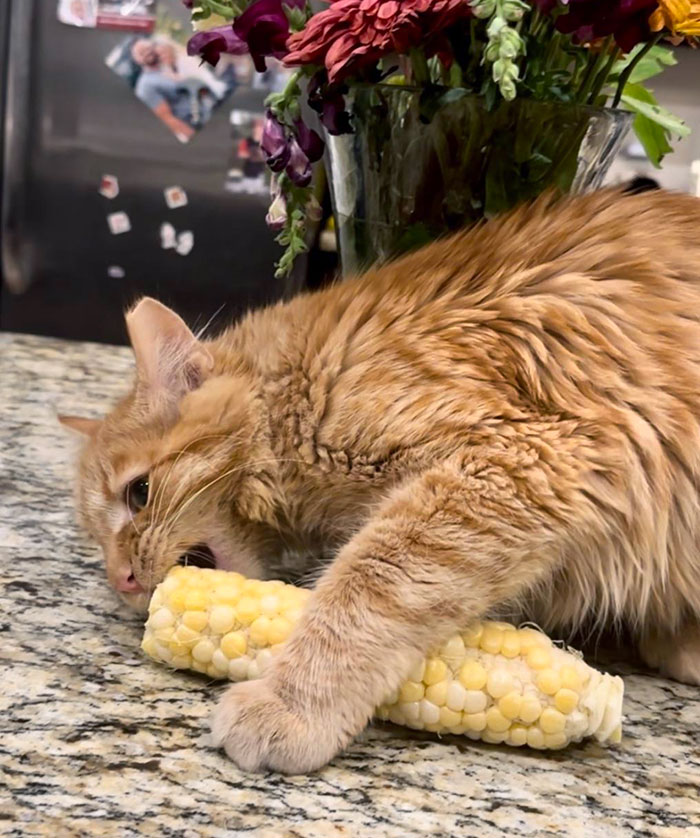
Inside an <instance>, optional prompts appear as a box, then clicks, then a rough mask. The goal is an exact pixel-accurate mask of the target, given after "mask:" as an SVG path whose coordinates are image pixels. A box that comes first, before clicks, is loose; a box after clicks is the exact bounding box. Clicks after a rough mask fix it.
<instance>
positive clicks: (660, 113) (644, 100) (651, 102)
mask: <svg viewBox="0 0 700 838" xmlns="http://www.w3.org/2000/svg"><path fill="white" fill-rule="evenodd" d="M622 101H623V102H624V104H625V105H627V107H628V108H629V109H630V110H631V111H634V112H635V113H638V114H642V116H645V117H646V118H647V119H649V120H651V121H652V122H655V123H657V125H660V126H661V127H662V128H664V130H665V131H667V132H668V133H669V134H675V135H676V136H678V137H687V136H688V135H689V134H690V128H689V127H688V126H687V125H686V124H685V122H683V120H682V119H679V117H677V116H674V115H673V114H672V113H671V111H669V110H666V108H662V107H661V105H659V103H658V102H657V101H656V97H655V96H654V94H653V93H652V92H651V91H650V90H647V89H646V88H645V87H643V86H642V85H641V84H626V85H625V89H624V91H623V93H622Z"/></svg>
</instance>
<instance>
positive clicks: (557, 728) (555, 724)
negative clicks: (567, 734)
mask: <svg viewBox="0 0 700 838" xmlns="http://www.w3.org/2000/svg"><path fill="white" fill-rule="evenodd" d="M540 727H541V728H542V730H543V731H544V733H561V732H562V731H563V730H564V728H565V727H566V716H565V715H564V714H563V713H560V712H559V711H558V710H555V709H554V707H545V708H544V710H543V711H542V714H541V716H540Z"/></svg>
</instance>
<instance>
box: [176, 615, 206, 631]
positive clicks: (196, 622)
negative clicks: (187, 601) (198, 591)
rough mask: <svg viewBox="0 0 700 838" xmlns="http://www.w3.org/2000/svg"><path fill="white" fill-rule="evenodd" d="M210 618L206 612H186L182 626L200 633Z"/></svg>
mask: <svg viewBox="0 0 700 838" xmlns="http://www.w3.org/2000/svg"><path fill="white" fill-rule="evenodd" d="M208 621H209V618H208V617H207V615H206V613H205V612H204V611H185V613H184V614H183V615H182V624H183V625H184V626H187V628H188V629H192V631H196V632H200V631H202V629H203V628H204V627H205V626H206V624H207V622H208Z"/></svg>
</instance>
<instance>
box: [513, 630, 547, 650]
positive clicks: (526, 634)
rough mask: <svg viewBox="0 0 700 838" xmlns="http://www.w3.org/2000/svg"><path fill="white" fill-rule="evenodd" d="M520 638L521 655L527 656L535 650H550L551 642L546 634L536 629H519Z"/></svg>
mask: <svg viewBox="0 0 700 838" xmlns="http://www.w3.org/2000/svg"><path fill="white" fill-rule="evenodd" d="M518 638H519V640H520V651H521V654H523V655H526V654H527V653H528V652H531V651H532V650H533V649H543V648H544V649H548V648H549V647H550V646H551V640H550V639H549V638H548V637H547V635H546V634H542V632H541V631H537V630H536V629H531V628H524V629H519V631H518Z"/></svg>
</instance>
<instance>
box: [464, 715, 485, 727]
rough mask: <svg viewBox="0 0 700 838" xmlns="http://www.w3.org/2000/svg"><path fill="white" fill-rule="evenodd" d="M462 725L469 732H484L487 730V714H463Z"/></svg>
mask: <svg viewBox="0 0 700 838" xmlns="http://www.w3.org/2000/svg"><path fill="white" fill-rule="evenodd" d="M462 724H463V725H464V726H465V727H466V729H467V730H475V731H480V730H484V729H485V728H486V713H462Z"/></svg>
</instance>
